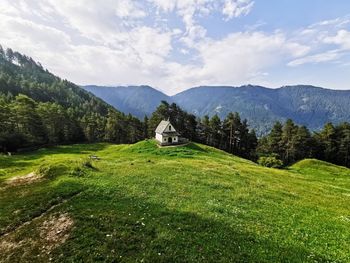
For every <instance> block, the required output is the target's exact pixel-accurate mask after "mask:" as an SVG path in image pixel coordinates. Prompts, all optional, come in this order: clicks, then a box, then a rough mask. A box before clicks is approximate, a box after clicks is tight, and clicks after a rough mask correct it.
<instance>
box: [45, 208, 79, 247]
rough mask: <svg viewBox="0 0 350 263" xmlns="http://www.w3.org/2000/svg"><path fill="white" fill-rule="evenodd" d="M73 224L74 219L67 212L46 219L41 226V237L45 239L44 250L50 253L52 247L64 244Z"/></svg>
mask: <svg viewBox="0 0 350 263" xmlns="http://www.w3.org/2000/svg"><path fill="white" fill-rule="evenodd" d="M73 224H74V221H73V219H72V218H71V217H70V216H69V215H68V214H67V213H65V214H59V215H55V216H51V217H50V218H49V219H47V220H45V221H44V222H43V224H42V225H41V227H40V237H41V239H42V240H44V241H45V242H44V246H42V250H43V252H46V253H50V252H51V251H52V249H54V248H56V247H58V246H59V245H61V244H63V243H64V242H65V241H66V240H67V239H68V237H69V233H70V230H71V229H72V227H73Z"/></svg>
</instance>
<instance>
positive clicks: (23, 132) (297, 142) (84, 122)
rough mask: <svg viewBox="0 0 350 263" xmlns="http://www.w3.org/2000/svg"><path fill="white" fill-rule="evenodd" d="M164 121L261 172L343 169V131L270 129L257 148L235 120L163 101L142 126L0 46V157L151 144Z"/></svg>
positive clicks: (347, 153) (347, 130)
mask: <svg viewBox="0 0 350 263" xmlns="http://www.w3.org/2000/svg"><path fill="white" fill-rule="evenodd" d="M168 118H169V119H170V121H171V122H172V124H173V125H174V127H175V128H176V129H177V130H178V131H179V132H180V134H181V136H183V137H185V138H188V139H190V140H192V141H196V142H200V143H204V144H207V145H210V146H213V147H216V148H219V149H222V150H224V151H226V152H229V153H232V154H235V155H238V156H241V157H244V158H247V159H251V160H253V161H258V160H262V158H270V159H269V160H270V161H271V160H272V165H271V164H270V163H269V164H266V163H264V165H267V166H286V165H290V164H292V163H294V162H296V161H298V160H301V159H304V158H317V159H320V160H325V161H328V162H332V163H335V164H339V165H344V166H348V167H350V124H349V123H342V124H339V125H337V126H334V125H333V124H331V123H328V124H326V125H325V126H324V128H323V129H322V130H321V131H318V132H313V133H311V132H310V131H309V130H308V129H307V128H306V127H305V126H298V125H297V124H295V123H294V122H293V121H292V120H287V121H286V122H285V123H284V124H282V123H280V122H276V123H275V125H274V127H273V128H272V130H271V131H270V133H269V134H268V135H266V136H265V137H262V138H259V140H258V138H257V136H256V134H255V131H254V130H253V129H250V127H249V126H248V124H247V120H246V119H241V117H240V115H239V114H238V113H228V114H227V116H226V117H225V118H224V119H220V117H219V116H218V115H214V116H212V117H211V118H209V117H208V116H204V117H203V118H202V119H199V118H196V116H194V115H193V114H189V113H187V112H186V111H184V110H182V109H181V108H180V107H179V106H177V105H176V104H175V103H172V104H169V103H167V102H166V101H162V102H161V104H160V105H159V106H158V107H157V109H156V110H155V112H154V113H153V114H152V115H151V116H150V117H149V118H147V117H145V118H144V120H143V121H141V120H139V119H138V118H135V117H133V116H132V115H130V114H129V115H126V114H124V113H121V112H119V111H118V110H116V109H115V108H113V107H112V106H110V105H109V104H107V103H105V102H104V101H102V100H101V99H99V98H97V97H95V96H94V95H93V94H91V93H89V92H87V91H85V90H84V89H82V88H80V87H78V86H77V85H75V84H73V83H71V82H69V81H67V80H63V79H61V78H59V77H57V76H55V75H53V74H51V73H50V72H49V71H47V70H45V69H44V68H43V67H42V66H41V65H40V64H39V63H37V62H35V61H34V60H33V59H32V58H30V57H27V56H25V55H22V54H20V53H18V52H14V51H12V50H11V49H6V50H4V49H3V48H2V47H1V46H0V151H1V152H16V151H21V150H23V149H26V150H28V149H29V150H31V149H35V148H38V147H44V146H50V145H57V144H71V143H79V142H112V143H134V142H137V141H140V140H143V139H146V138H152V137H153V136H154V130H155V128H156V126H157V125H158V123H159V122H160V121H161V120H163V119H168ZM260 163H263V162H260ZM276 163H278V164H279V165H274V164H276Z"/></svg>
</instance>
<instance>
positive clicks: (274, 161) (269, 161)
mask: <svg viewBox="0 0 350 263" xmlns="http://www.w3.org/2000/svg"><path fill="white" fill-rule="evenodd" d="M258 164H260V165H262V166H265V167H270V168H282V167H283V162H282V161H281V160H280V159H278V158H277V157H276V156H262V157H260V158H259V159H258Z"/></svg>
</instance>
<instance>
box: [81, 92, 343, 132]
mask: <svg viewBox="0 0 350 263" xmlns="http://www.w3.org/2000/svg"><path fill="white" fill-rule="evenodd" d="M87 89H88V90H89V91H91V92H92V93H94V94H95V95H97V96H99V97H100V98H102V99H104V100H107V101H108V102H109V103H110V104H112V105H113V106H115V107H117V108H120V109H122V110H123V111H124V112H126V113H128V112H131V113H135V114H136V115H137V116H138V117H143V116H144V115H145V114H149V112H151V111H152V109H153V110H154V109H155V108H156V107H157V105H159V103H160V101H161V100H167V101H168V102H175V103H176V104H178V105H179V106H180V107H181V108H183V109H185V110H186V111H188V112H189V113H193V114H195V115H197V116H199V117H203V116H204V115H209V116H213V115H214V114H218V115H219V117H220V118H221V119H223V118H225V116H227V114H228V113H229V112H238V113H240V115H241V117H242V118H246V119H248V123H249V124H250V126H251V127H253V128H255V129H256V130H257V132H258V133H259V134H262V133H266V132H267V131H268V130H269V129H271V127H272V125H273V123H274V122H275V121H285V120H287V119H288V118H291V119H293V120H294V121H295V122H296V123H298V124H300V125H306V126H307V127H308V128H310V129H312V130H318V129H320V128H321V127H323V126H324V124H325V123H327V122H333V123H334V124H337V123H340V122H344V121H349V120H350V107H349V106H348V105H349V101H350V91H340V90H329V89H324V88H318V87H313V86H305V85H298V86H285V87H282V88H279V89H269V88H265V87H261V86H252V85H247V86H242V87H230V86H227V87H225V86H218V87H214V86H203V87H196V88H191V89H189V90H185V91H183V92H181V93H179V94H176V95H174V96H166V95H165V94H163V93H161V92H159V91H156V90H155V89H152V88H150V87H148V86H147V87H143V86H139V87H132V96H130V93H128V92H126V91H125V90H127V87H114V88H113V87H109V88H108V89H106V88H105V87H98V86H94V87H91V86H89V87H88V88H87ZM154 94H155V95H154ZM131 97H132V99H131ZM149 98H151V99H149ZM140 105H148V106H147V107H148V108H147V110H144V108H145V106H140Z"/></svg>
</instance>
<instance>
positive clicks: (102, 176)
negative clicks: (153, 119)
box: [0, 141, 350, 262]
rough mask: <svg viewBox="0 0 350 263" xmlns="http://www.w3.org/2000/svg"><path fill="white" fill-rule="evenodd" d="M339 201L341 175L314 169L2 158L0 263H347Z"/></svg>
mask: <svg viewBox="0 0 350 263" xmlns="http://www.w3.org/2000/svg"><path fill="white" fill-rule="evenodd" d="M91 154H94V155H97V156H98V157H99V158H100V160H96V161H92V163H91V164H92V165H90V163H89V162H88V161H87V157H88V156H89V155H91ZM33 171H35V172H36V173H37V174H41V175H42V177H41V178H40V179H38V180H37V181H33V182H30V183H19V184H9V180H11V178H13V177H16V176H19V175H26V174H28V173H30V172H33ZM349 200H350V170H349V169H346V168H342V167H338V166H333V165H330V164H328V163H324V162H319V161H317V160H305V161H302V162H300V163H298V164H295V165H294V166H292V167H290V169H288V170H276V169H267V168H263V167H260V166H257V165H256V164H254V163H252V162H249V161H247V160H244V159H240V158H237V157H233V156H231V155H228V154H226V153H223V152H221V151H218V150H215V149H213V148H210V147H206V146H203V145H198V144H189V145H187V146H182V147H176V148H158V147H157V146H156V145H155V143H154V142H153V141H143V142H140V143H137V144H134V145H108V144H92V145H75V146H62V147H57V148H52V149H43V150H40V151H37V152H35V153H31V154H25V155H18V156H12V157H5V156H4V157H0V262H19V261H21V262H23V261H33V262H47V261H48V260H52V261H69V262H71V261H84V262H87V261H105V262H350V250H349V247H350V209H349ZM62 215H64V218H69V220H68V219H62V218H63V217H62ZM55 219H56V221H57V222H61V223H62V224H61V225H64V223H66V224H65V227H63V226H60V228H58V231H57V233H56V234H57V236H58V237H60V238H58V239H56V240H53V239H52V238H50V236H51V235H50V233H49V232H48V230H47V229H48V227H45V226H47V225H49V226H51V228H55V227H56V226H57V227H59V225H58V224H54V223H53V224H52V225H50V224H51V223H50V222H53V221H54V220H55ZM67 222H73V223H69V224H68V223H67ZM23 223H24V224H23ZM62 233H63V234H62Z"/></svg>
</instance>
